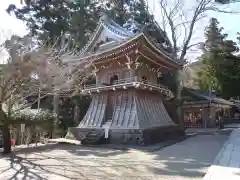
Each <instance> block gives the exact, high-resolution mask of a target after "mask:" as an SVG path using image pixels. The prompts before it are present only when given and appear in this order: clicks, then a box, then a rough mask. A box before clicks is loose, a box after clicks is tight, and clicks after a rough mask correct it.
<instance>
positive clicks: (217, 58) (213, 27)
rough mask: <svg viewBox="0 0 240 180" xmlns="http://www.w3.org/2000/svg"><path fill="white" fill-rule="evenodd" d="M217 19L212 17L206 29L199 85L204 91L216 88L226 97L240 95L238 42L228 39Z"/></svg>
mask: <svg viewBox="0 0 240 180" xmlns="http://www.w3.org/2000/svg"><path fill="white" fill-rule="evenodd" d="M222 31H223V28H220V27H219V22H218V21H217V19H214V18H212V19H211V20H210V24H209V26H208V27H207V28H206V31H205V37H206V41H205V46H204V48H203V52H204V53H203V55H202V56H201V57H200V61H202V67H201V70H200V71H199V72H198V79H197V82H198V86H199V87H200V89H202V90H204V91H209V90H215V91H217V92H219V93H220V95H221V96H223V97H225V98H230V97H235V96H238V95H239V92H240V91H239V90H240V83H239V82H240V76H239V75H240V74H239V72H240V58H239V57H238V56H236V55H235V53H236V52H237V51H238V47H237V46H236V43H235V42H233V41H232V40H227V39H226V38H227V34H223V33H222Z"/></svg>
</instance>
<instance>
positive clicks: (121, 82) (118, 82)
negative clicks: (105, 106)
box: [84, 77, 170, 91]
mask: <svg viewBox="0 0 240 180" xmlns="http://www.w3.org/2000/svg"><path fill="white" fill-rule="evenodd" d="M131 83H140V84H145V85H146V86H151V87H153V88H158V89H163V90H168V91H170V90H169V89H168V87H167V86H164V85H162V84H157V83H152V82H150V81H142V80H139V79H138V78H137V77H131V78H126V79H119V80H116V81H114V82H113V84H107V83H101V84H89V85H85V86H84V89H85V90H91V89H97V88H104V87H112V86H117V85H127V84H131Z"/></svg>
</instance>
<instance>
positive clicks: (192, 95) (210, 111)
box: [182, 88, 235, 128]
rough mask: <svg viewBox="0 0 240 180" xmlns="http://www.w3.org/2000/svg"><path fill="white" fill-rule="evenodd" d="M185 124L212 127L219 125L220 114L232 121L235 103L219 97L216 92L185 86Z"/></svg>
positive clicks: (227, 120)
mask: <svg viewBox="0 0 240 180" xmlns="http://www.w3.org/2000/svg"><path fill="white" fill-rule="evenodd" d="M182 98H183V99H184V103H183V112H184V124H185V127H186V128H189V127H203V128H206V127H208V128H211V127H216V126H217V121H218V119H219V116H221V118H223V120H224V123H230V122H231V120H232V117H233V112H232V109H233V107H234V106H235V104H234V103H233V102H231V101H228V100H225V99H222V98H219V97H217V96H216V95H215V94H214V93H209V92H202V91H200V90H197V89H190V88H184V89H183V91H182Z"/></svg>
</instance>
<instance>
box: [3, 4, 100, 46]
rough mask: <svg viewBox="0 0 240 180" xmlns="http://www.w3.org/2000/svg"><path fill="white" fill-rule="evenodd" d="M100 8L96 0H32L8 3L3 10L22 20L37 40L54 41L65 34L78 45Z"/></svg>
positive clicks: (84, 39) (90, 31)
mask: <svg viewBox="0 0 240 180" xmlns="http://www.w3.org/2000/svg"><path fill="white" fill-rule="evenodd" d="M100 9H101V7H100V6H97V1H82V0H75V1H68V0H51V1H49V0H36V1H30V2H29V3H28V4H27V5H25V6H23V7H21V8H17V7H16V6H15V5H13V4H11V5H9V7H8V9H7V12H8V13H13V14H14V15H15V16H16V17H17V18H18V19H20V20H23V21H24V22H25V23H26V25H27V26H28V28H29V30H30V31H31V34H32V35H33V36H36V37H37V38H38V39H39V40H44V41H45V40H50V42H54V41H56V39H57V38H59V37H60V36H62V35H64V34H69V35H70V38H71V39H72V40H74V41H75V42H74V43H77V44H79V46H80V47H81V46H83V45H84V43H85V42H86V39H87V38H88V36H89V35H90V34H91V33H92V32H93V30H94V29H95V27H96V24H97V22H98V19H99V16H100V14H99V13H100Z"/></svg>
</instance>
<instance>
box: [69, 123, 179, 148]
mask: <svg viewBox="0 0 240 180" xmlns="http://www.w3.org/2000/svg"><path fill="white" fill-rule="evenodd" d="M91 130H93V129H91V128H69V133H68V136H69V137H70V136H72V137H74V139H76V140H79V141H81V140H82V139H83V138H84V137H85V136H86V135H87V134H88V133H89V132H90V131H91ZM94 130H97V131H104V129H94ZM70 134H71V135H70ZM181 135H184V132H183V131H182V130H181V129H180V127H179V126H177V125H172V126H167V127H156V128H151V129H144V130H141V129H110V130H109V140H108V142H109V143H110V144H137V145H147V144H154V143H158V142H161V141H164V140H169V139H174V138H176V137H178V136H181ZM66 138H67V136H66Z"/></svg>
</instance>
